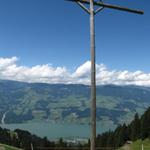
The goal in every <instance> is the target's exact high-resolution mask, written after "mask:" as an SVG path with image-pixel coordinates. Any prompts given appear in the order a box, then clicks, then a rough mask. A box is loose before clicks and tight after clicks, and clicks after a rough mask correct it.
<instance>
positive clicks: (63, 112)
mask: <svg viewBox="0 0 150 150" xmlns="http://www.w3.org/2000/svg"><path fill="white" fill-rule="evenodd" d="M149 106H150V88H149V87H142V86H141V87H140V86H134V85H130V86H116V85H103V86H97V121H98V122H99V121H101V122H105V123H107V124H110V125H112V124H113V125H118V124H122V123H123V122H126V123H129V122H130V121H131V120H132V119H133V118H134V115H135V113H136V112H138V113H139V115H141V114H143V112H144V111H145V110H146V109H147V108H148V107H149ZM0 119H1V123H23V122H32V121H53V122H72V123H89V122H90V86H88V85H79V84H44V83H24V82H17V81H9V80H0Z"/></svg>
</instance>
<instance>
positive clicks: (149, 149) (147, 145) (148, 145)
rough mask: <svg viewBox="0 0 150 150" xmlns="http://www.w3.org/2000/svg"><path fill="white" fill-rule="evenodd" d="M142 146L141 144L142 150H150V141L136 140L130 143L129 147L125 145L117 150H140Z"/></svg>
mask: <svg viewBox="0 0 150 150" xmlns="http://www.w3.org/2000/svg"><path fill="white" fill-rule="evenodd" d="M142 144H143V150H150V139H147V140H144V141H142V140H137V141H136V142H134V143H132V144H131V145H125V146H123V147H122V148H120V149H119V150H128V149H129V150H142Z"/></svg>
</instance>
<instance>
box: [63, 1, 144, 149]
mask: <svg viewBox="0 0 150 150" xmlns="http://www.w3.org/2000/svg"><path fill="white" fill-rule="evenodd" d="M66 1H70V2H76V3H77V4H78V5H79V6H80V7H81V8H82V9H83V10H84V11H86V12H87V13H88V14H90V44H91V46H90V47H91V122H90V124H91V150H96V64H95V62H96V58H95V56H96V55H95V14H97V13H98V12H100V11H101V10H103V9H104V8H109V9H114V10H120V11H125V12H130V13H135V14H141V15H142V14H144V12H143V11H141V10H135V9H130V8H126V7H121V6H117V5H111V4H107V3H103V0H99V1H98V0H97V1H96V0H66ZM84 4H85V5H90V7H89V8H87V7H86V6H85V5H84ZM94 6H99V8H98V9H96V10H95V7H94Z"/></svg>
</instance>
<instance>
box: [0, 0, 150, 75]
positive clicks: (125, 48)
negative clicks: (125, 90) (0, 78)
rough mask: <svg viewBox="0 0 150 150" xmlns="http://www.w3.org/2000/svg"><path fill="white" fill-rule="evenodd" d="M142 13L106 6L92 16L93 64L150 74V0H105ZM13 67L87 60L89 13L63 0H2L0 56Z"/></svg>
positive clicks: (71, 66)
mask: <svg viewBox="0 0 150 150" xmlns="http://www.w3.org/2000/svg"><path fill="white" fill-rule="evenodd" d="M105 2H107V3H111V4H118V5H122V6H127V7H130V8H136V9H142V10H144V11H145V14H144V15H143V16H141V15H136V14H130V13H126V12H120V11H116V10H110V9H104V10H103V11H102V12H101V13H99V14H98V15H96V57H97V59H96V60H97V64H104V65H105V66H107V67H108V68H109V69H110V70H128V71H131V72H134V71H137V70H142V71H143V72H145V73H149V72H150V67H149V64H150V58H149V57H150V19H149V18H150V11H149V8H150V1H148V0H147V1H146V0H132V1H130V0H118V1H114V0H105ZM13 56H15V57H17V58H19V59H20V60H19V61H18V62H17V65H20V66H27V67H33V66H36V65H41V64H52V66H54V67H58V66H61V67H63V66H65V67H66V68H67V69H68V70H69V71H70V72H73V71H74V70H75V69H76V68H77V67H79V66H80V65H82V64H84V63H85V62H86V61H88V60H90V36H89V15H88V14H86V13H85V12H84V11H83V10H81V9H80V8H79V7H78V6H77V5H76V4H74V3H71V2H66V1H64V0H57V1H56V0H0V57H2V58H11V57H13Z"/></svg>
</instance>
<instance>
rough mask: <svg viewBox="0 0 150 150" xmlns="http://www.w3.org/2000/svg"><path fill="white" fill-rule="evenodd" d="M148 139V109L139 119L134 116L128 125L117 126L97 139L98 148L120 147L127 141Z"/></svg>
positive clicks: (149, 116) (149, 130)
mask: <svg viewBox="0 0 150 150" xmlns="http://www.w3.org/2000/svg"><path fill="white" fill-rule="evenodd" d="M147 138H150V108H148V110H147V111H146V112H145V113H144V114H143V115H142V116H141V117H139V115H138V114H136V115H135V117H134V120H133V121H132V122H131V123H130V124H129V125H127V124H125V123H124V124H123V125H120V126H118V127H117V128H116V129H115V131H108V132H105V133H103V134H101V135H98V137H97V146H99V147H120V146H122V145H124V144H125V143H126V142H127V141H133V142H134V141H136V140H138V139H142V140H145V139H147Z"/></svg>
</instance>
